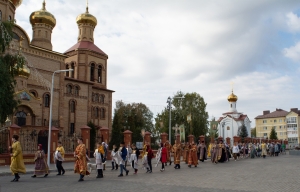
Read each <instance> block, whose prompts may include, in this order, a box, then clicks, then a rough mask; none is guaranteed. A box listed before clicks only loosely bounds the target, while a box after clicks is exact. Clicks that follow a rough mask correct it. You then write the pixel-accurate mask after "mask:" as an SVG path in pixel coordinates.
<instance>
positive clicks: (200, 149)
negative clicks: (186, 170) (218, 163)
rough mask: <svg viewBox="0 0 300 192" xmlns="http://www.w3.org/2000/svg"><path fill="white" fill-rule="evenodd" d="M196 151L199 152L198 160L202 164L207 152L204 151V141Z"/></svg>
mask: <svg viewBox="0 0 300 192" xmlns="http://www.w3.org/2000/svg"><path fill="white" fill-rule="evenodd" d="M198 151H199V154H200V155H199V160H200V161H202V162H204V160H207V150H206V145H205V143H204V141H202V142H201V143H200V144H199V146H198Z"/></svg>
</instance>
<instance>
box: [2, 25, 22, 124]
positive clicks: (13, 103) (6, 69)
mask: <svg viewBox="0 0 300 192" xmlns="http://www.w3.org/2000/svg"><path fill="white" fill-rule="evenodd" d="M13 26H14V24H13V22H1V21H0V33H1V35H0V77H1V78H0V123H4V122H5V120H6V117H7V116H9V115H11V114H13V112H14V110H15V109H16V107H17V106H18V104H19V101H18V100H17V99H16V98H15V95H14V93H15V91H14V88H15V85H16V81H15V79H14V77H15V76H16V75H18V74H19V71H20V69H21V68H22V67H23V65H24V64H25V62H26V61H25V58H24V57H23V56H22V55H21V54H20V52H19V53H15V54H11V52H8V51H7V49H8V46H9V44H10V43H11V41H12V40H13V38H12V37H13V32H12V28H13Z"/></svg>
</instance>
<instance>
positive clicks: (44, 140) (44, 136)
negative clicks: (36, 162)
mask: <svg viewBox="0 0 300 192" xmlns="http://www.w3.org/2000/svg"><path fill="white" fill-rule="evenodd" d="M38 144H41V145H42V148H43V150H44V152H45V154H47V152H48V130H42V131H40V132H39V135H38Z"/></svg>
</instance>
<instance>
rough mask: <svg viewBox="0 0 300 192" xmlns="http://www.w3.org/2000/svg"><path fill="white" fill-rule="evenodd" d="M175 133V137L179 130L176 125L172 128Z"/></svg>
mask: <svg viewBox="0 0 300 192" xmlns="http://www.w3.org/2000/svg"><path fill="white" fill-rule="evenodd" d="M172 129H173V130H174V131H175V135H176V134H177V132H178V131H179V130H180V128H179V127H178V125H177V124H176V125H175V127H173V128H172Z"/></svg>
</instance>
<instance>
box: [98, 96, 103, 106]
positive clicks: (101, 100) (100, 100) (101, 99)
mask: <svg viewBox="0 0 300 192" xmlns="http://www.w3.org/2000/svg"><path fill="white" fill-rule="evenodd" d="M99 102H100V103H101V104H104V95H100V97H99Z"/></svg>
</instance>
